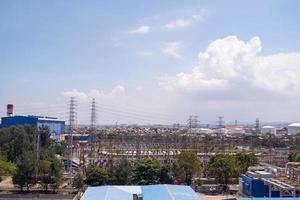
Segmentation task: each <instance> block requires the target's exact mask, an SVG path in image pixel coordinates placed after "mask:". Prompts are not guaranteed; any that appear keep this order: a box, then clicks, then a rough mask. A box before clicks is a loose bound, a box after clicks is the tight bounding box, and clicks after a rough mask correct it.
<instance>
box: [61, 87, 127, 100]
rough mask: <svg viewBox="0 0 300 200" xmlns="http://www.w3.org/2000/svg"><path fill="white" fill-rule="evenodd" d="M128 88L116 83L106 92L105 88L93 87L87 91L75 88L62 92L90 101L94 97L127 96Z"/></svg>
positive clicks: (111, 97) (66, 95)
mask: <svg viewBox="0 0 300 200" xmlns="http://www.w3.org/2000/svg"><path fill="white" fill-rule="evenodd" d="M125 92H126V89H125V87H124V86H122V85H116V86H115V87H114V88H113V89H112V90H111V91H110V92H104V91H103V90H97V89H91V90H89V91H87V92H82V91H78V90H77V89H73V90H70V91H64V92H62V93H61V94H62V95H63V96H65V97H75V98H76V99H78V100H80V101H90V100H91V99H93V98H96V99H113V98H116V97H117V98H121V97H124V96H125Z"/></svg>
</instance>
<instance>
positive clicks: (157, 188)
mask: <svg viewBox="0 0 300 200" xmlns="http://www.w3.org/2000/svg"><path fill="white" fill-rule="evenodd" d="M133 194H137V195H139V196H142V197H143V200H201V198H200V197H199V196H198V195H197V193H195V192H194V191H193V190H192V188H191V187H189V186H184V185H147V186H98V187H88V189H87V190H86V191H85V193H84V195H83V196H82V198H81V200H132V199H133Z"/></svg>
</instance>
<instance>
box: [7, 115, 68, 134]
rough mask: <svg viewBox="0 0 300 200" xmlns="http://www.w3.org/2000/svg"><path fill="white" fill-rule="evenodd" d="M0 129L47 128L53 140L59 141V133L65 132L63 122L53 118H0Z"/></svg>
mask: <svg viewBox="0 0 300 200" xmlns="http://www.w3.org/2000/svg"><path fill="white" fill-rule="evenodd" d="M1 123H2V124H1V127H3V128H6V127H10V126H19V125H29V126H34V127H47V128H48V129H49V132H50V134H51V137H52V138H54V139H59V136H60V134H61V133H63V132H64V131H65V122H64V121H60V120H58V119H57V118H53V117H41V116H31V115H29V116H8V117H2V118H1Z"/></svg>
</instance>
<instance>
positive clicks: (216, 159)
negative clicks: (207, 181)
mask: <svg viewBox="0 0 300 200" xmlns="http://www.w3.org/2000/svg"><path fill="white" fill-rule="evenodd" d="M207 171H208V173H209V175H210V176H211V177H214V178H215V179H216V180H217V181H218V182H219V183H221V184H224V185H226V186H227V185H228V183H229V180H230V179H231V178H236V177H238V175H239V171H240V169H239V167H238V166H237V164H236V160H235V157H234V156H232V155H225V154H218V155H215V156H212V157H211V158H210V159H209V162H208V164H207Z"/></svg>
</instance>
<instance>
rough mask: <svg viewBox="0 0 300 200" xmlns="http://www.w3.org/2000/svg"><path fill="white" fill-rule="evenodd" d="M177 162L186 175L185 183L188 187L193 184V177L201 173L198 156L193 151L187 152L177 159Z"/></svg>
mask: <svg viewBox="0 0 300 200" xmlns="http://www.w3.org/2000/svg"><path fill="white" fill-rule="evenodd" d="M176 162H177V163H178V167H179V168H180V169H181V171H182V172H183V174H184V177H185V180H184V182H185V183H186V184H187V185H190V184H191V183H192V178H193V176H194V175H195V174H199V173H200V166H199V161H198V159H197V155H196V154H195V153H193V152H191V151H185V152H182V153H181V154H179V155H178V156H177V157H176Z"/></svg>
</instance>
